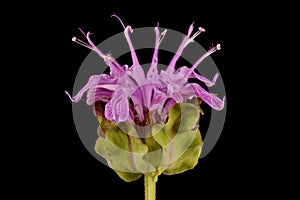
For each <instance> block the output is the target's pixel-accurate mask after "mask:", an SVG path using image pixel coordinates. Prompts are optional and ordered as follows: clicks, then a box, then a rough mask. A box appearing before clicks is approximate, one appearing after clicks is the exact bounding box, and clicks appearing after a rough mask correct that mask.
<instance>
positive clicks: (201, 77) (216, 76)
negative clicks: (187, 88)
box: [176, 66, 219, 87]
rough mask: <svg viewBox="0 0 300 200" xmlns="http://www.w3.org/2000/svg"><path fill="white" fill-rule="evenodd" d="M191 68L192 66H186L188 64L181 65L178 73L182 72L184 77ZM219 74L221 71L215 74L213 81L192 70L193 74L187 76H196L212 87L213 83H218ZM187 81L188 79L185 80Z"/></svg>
mask: <svg viewBox="0 0 300 200" xmlns="http://www.w3.org/2000/svg"><path fill="white" fill-rule="evenodd" d="M189 70H190V68H188V67H186V66H183V67H180V68H179V69H178V70H177V71H176V73H177V74H180V75H181V76H182V77H184V76H185V74H186V73H187V72H188V71H189ZM218 76H219V73H216V74H215V76H214V78H213V80H212V81H211V80H208V79H207V78H206V77H204V76H201V75H200V74H197V73H196V72H192V74H191V75H190V76H189V77H187V78H196V79H198V80H199V81H202V82H203V83H205V85H206V86H207V87H211V86H213V85H214V84H215V83H216V81H217V78H218ZM186 81H187V80H185V82H186Z"/></svg>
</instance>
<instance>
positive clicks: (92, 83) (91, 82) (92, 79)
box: [65, 75, 101, 103]
mask: <svg viewBox="0 0 300 200" xmlns="http://www.w3.org/2000/svg"><path fill="white" fill-rule="evenodd" d="M100 76H101V75H93V76H91V77H90V78H89V80H88V82H87V83H86V84H85V86H83V88H82V89H81V90H80V91H79V92H78V93H77V94H76V95H75V96H74V97H71V96H70V94H69V93H68V92H67V91H65V92H66V94H67V95H68V96H69V98H70V99H71V101H72V102H74V103H76V102H79V101H80V100H81V98H82V96H83V94H84V93H85V92H86V91H87V90H89V89H90V88H91V87H93V86H95V85H97V84H98V82H99V79H100Z"/></svg>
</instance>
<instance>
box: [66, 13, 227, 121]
mask: <svg viewBox="0 0 300 200" xmlns="http://www.w3.org/2000/svg"><path fill="white" fill-rule="evenodd" d="M113 16H114V17H116V18H117V19H118V20H119V21H120V22H121V24H122V26H123V27H124V35H125V38H126V40H127V42H128V45H129V48H130V52H131V57H132V65H131V66H130V67H129V66H128V65H124V66H121V65H120V64H119V63H118V62H117V61H116V60H115V59H114V58H113V57H112V55H110V54H104V53H102V51H101V50H100V49H98V48H97V46H96V45H95V44H94V43H93V42H92V41H91V39H90V35H91V33H90V32H87V33H84V32H83V31H82V30H81V29H80V31H81V32H82V34H83V35H84V36H85V37H86V39H87V43H86V42H83V41H82V40H80V39H78V38H76V37H73V38H72V41H74V42H76V43H78V44H80V45H82V46H85V47H87V48H89V49H91V50H93V51H94V52H96V53H97V54H98V55H99V56H100V57H101V58H103V59H104V61H105V63H106V64H107V65H108V66H109V68H110V74H101V75H93V76H91V77H90V78H89V80H88V82H87V83H86V85H85V86H84V87H83V88H82V89H81V90H80V91H79V92H78V93H77V94H76V95H75V96H74V97H71V96H70V95H69V93H68V92H66V94H67V95H68V96H69V98H70V99H71V101H72V102H78V101H80V100H81V99H82V97H83V95H84V93H85V92H87V99H86V102H87V104H88V105H93V104H94V103H96V102H99V101H100V102H104V103H105V108H104V113H103V116H105V118H106V119H107V120H109V121H112V122H114V123H119V122H124V121H127V120H129V121H132V122H134V123H135V124H137V125H141V126H144V125H147V124H149V123H150V122H151V123H156V122H159V121H165V120H166V119H167V115H168V111H169V109H170V107H171V106H172V105H174V104H176V103H184V102H186V101H187V100H188V99H191V98H193V97H196V98H198V99H201V100H202V101H203V102H205V103H207V104H208V105H209V106H211V107H212V108H213V109H215V110H221V109H223V107H224V101H225V97H224V98H223V99H220V98H219V97H218V96H216V95H215V94H211V93H209V92H208V91H206V90H205V89H204V88H202V87H201V86H200V85H199V84H197V83H189V82H188V79H190V78H196V79H198V80H200V81H202V82H203V83H205V84H206V86H207V87H211V86H213V85H214V84H215V82H216V80H217V78H218V75H219V74H218V73H217V74H216V75H215V76H214V78H213V80H209V79H207V78H205V77H203V76H201V75H200V74H198V73H196V72H195V68H196V67H197V66H198V65H199V64H200V63H201V62H202V61H203V60H204V59H205V58H206V57H208V56H209V55H210V54H212V53H213V52H215V51H217V50H220V48H221V46H220V44H217V45H216V46H215V47H212V48H211V49H210V50H209V51H207V52H206V53H205V54H204V55H202V56H201V57H200V58H199V59H198V60H197V61H196V62H195V63H194V64H193V66H191V67H190V68H189V67H186V66H183V67H179V68H177V69H175V66H176V62H177V60H178V59H179V58H180V56H181V54H182V52H183V50H184V48H185V47H186V46H187V45H188V44H189V43H191V42H193V40H194V39H195V37H197V36H198V35H199V34H200V33H202V32H205V29H204V28H202V27H199V28H198V31H197V32H196V33H195V34H193V35H192V36H191V34H192V32H193V29H194V26H193V24H191V25H190V27H189V30H188V33H187V35H186V36H184V38H183V41H182V43H181V44H180V46H179V48H178V50H177V52H176V54H175V55H174V57H173V58H172V60H171V62H170V63H169V65H168V67H167V68H166V69H165V70H161V71H160V72H159V71H158V68H157V66H158V50H159V45H160V43H161V42H162V40H163V38H164V37H165V35H166V32H167V30H165V31H163V32H160V30H159V27H158V25H157V27H155V29H154V30H155V35H156V39H155V46H154V53H153V58H152V62H151V66H150V68H149V70H148V71H147V73H145V72H144V69H143V68H142V67H141V65H140V63H139V60H138V58H137V55H136V53H135V50H134V47H133V44H132V41H131V39H130V33H132V32H133V29H132V28H131V26H126V27H125V25H124V24H123V22H122V21H121V19H120V18H119V17H118V16H117V15H113Z"/></svg>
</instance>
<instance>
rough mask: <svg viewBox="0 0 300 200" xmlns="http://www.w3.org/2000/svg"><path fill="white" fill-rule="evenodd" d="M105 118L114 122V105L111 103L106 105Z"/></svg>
mask: <svg viewBox="0 0 300 200" xmlns="http://www.w3.org/2000/svg"><path fill="white" fill-rule="evenodd" d="M104 114H105V117H106V119H107V120H109V121H112V120H113V118H114V116H113V112H112V103H111V101H109V102H107V103H106V105H105V111H104Z"/></svg>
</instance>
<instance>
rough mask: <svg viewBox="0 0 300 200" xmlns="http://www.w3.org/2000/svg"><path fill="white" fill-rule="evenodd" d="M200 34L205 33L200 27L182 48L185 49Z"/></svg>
mask: <svg viewBox="0 0 300 200" xmlns="http://www.w3.org/2000/svg"><path fill="white" fill-rule="evenodd" d="M202 32H205V29H204V28H202V27H199V28H198V31H197V32H196V33H195V34H194V35H193V36H192V37H191V38H190V39H188V41H187V42H186V43H185V45H184V48H185V47H186V46H187V45H188V44H189V43H191V42H193V41H194V39H195V38H196V37H197V36H198V35H199V34H200V33H202Z"/></svg>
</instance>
